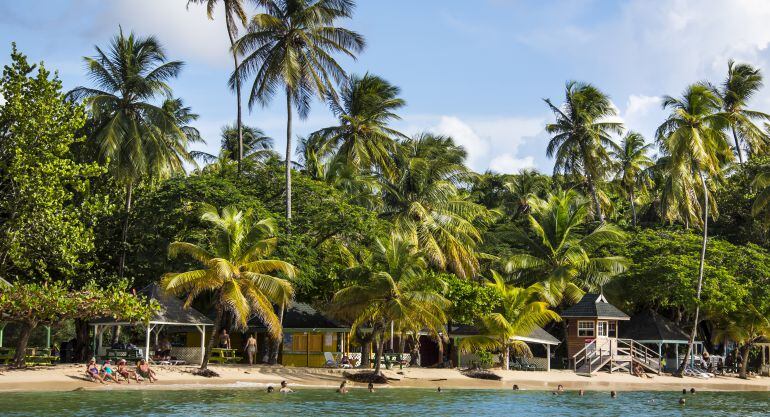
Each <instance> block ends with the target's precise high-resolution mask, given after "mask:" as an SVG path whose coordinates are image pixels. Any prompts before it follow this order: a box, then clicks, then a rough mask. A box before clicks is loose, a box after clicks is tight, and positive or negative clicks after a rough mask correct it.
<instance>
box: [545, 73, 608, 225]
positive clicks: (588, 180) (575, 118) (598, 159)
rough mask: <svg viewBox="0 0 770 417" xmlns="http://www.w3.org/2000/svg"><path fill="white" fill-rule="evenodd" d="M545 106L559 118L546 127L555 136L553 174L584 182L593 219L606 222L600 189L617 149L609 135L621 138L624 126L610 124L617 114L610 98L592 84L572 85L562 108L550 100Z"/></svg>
mask: <svg viewBox="0 0 770 417" xmlns="http://www.w3.org/2000/svg"><path fill="white" fill-rule="evenodd" d="M545 102H546V104H548V107H550V108H551V111H553V113H554V115H555V116H556V122H555V123H550V124H548V125H546V127H545V130H546V131H547V132H548V133H549V134H551V135H553V137H552V138H551V140H550V141H549V142H548V147H547V148H546V154H547V155H548V157H549V158H550V157H554V156H555V157H556V161H555V163H554V167H553V172H554V174H556V173H561V172H563V173H565V174H570V175H574V176H575V177H577V178H579V179H581V180H582V181H584V182H585V186H586V187H587V189H588V193H589V194H590V195H591V198H592V199H593V213H594V217H595V218H596V219H598V220H599V221H600V222H604V214H603V213H602V208H601V204H600V202H599V195H598V193H597V185H598V183H599V182H600V181H602V180H603V179H604V178H605V176H606V174H607V172H608V170H609V168H610V167H611V166H612V164H611V160H610V155H609V153H608V149H609V150H616V149H617V145H616V144H615V143H614V142H613V141H612V139H611V138H610V134H612V133H616V134H622V133H623V132H622V131H623V124H622V123H619V122H613V121H610V120H609V118H611V117H612V116H615V115H617V112H616V111H615V108H614V107H613V106H612V102H610V99H609V97H607V95H605V94H604V93H602V92H601V91H599V89H597V88H596V87H594V86H593V85H591V84H586V83H580V82H576V81H569V82H567V85H566V89H565V100H564V104H562V106H561V107H557V106H555V105H554V104H553V103H551V101H550V100H549V99H545Z"/></svg>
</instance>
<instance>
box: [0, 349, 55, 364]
mask: <svg viewBox="0 0 770 417" xmlns="http://www.w3.org/2000/svg"><path fill="white" fill-rule="evenodd" d="M14 356H16V349H14V348H5V347H3V348H0V363H4V364H9V363H11V362H13V357H14ZM58 360H59V357H58V356H52V355H51V349H50V348H35V347H31V348H27V349H26V351H25V352H24V362H25V363H26V364H27V365H53V363H54V362H56V361H58Z"/></svg>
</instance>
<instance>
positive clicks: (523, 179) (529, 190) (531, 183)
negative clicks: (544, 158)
mask: <svg viewBox="0 0 770 417" xmlns="http://www.w3.org/2000/svg"><path fill="white" fill-rule="evenodd" d="M547 187H548V177H546V176H545V175H542V174H540V173H539V172H537V171H535V170H533V169H523V170H521V171H520V172H519V173H518V174H516V175H514V176H513V178H511V180H510V181H509V182H506V183H505V188H506V189H508V191H510V192H511V196H512V197H513V200H514V202H515V204H516V207H515V214H516V215H517V216H518V215H520V214H527V213H529V209H530V207H529V200H530V199H531V198H532V197H539V196H540V194H541V193H543V192H544V191H545V190H546V189H547Z"/></svg>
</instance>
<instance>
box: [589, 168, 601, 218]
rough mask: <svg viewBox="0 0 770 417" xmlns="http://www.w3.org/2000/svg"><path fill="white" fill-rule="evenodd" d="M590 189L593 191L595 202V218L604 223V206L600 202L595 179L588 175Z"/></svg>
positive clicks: (592, 195) (592, 196)
mask: <svg viewBox="0 0 770 417" xmlns="http://www.w3.org/2000/svg"><path fill="white" fill-rule="evenodd" d="M588 191H589V192H590V193H591V198H592V199H593V202H594V218H595V219H596V220H599V222H601V223H604V214H603V213H602V206H601V204H599V194H598V193H597V192H596V187H595V186H594V181H593V179H592V178H591V177H590V176H589V177H588Z"/></svg>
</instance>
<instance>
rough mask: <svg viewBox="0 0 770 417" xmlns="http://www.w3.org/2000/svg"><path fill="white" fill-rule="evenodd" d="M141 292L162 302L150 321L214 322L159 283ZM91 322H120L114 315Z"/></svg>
mask: <svg viewBox="0 0 770 417" xmlns="http://www.w3.org/2000/svg"><path fill="white" fill-rule="evenodd" d="M138 293H139V294H141V295H144V296H146V297H147V298H151V299H154V300H155V301H157V302H158V304H160V311H159V312H158V313H156V314H155V316H154V317H153V318H152V319H150V323H156V324H172V325H179V324H181V325H198V326H200V325H203V326H211V325H213V324H214V322H212V321H211V320H210V319H209V318H208V317H206V316H205V315H203V313H201V312H199V311H198V310H196V309H194V308H192V307H190V308H184V303H183V302H182V300H180V299H178V298H176V297H174V296H173V295H170V294H166V293H164V292H163V291H161V290H160V287H158V285H157V284H150V285H148V286H146V287H144V288H142V289H141V290H140V291H139V292H138ZM90 323H91V324H110V323H118V321H116V320H115V319H113V318H112V317H104V318H99V319H95V320H90Z"/></svg>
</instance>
